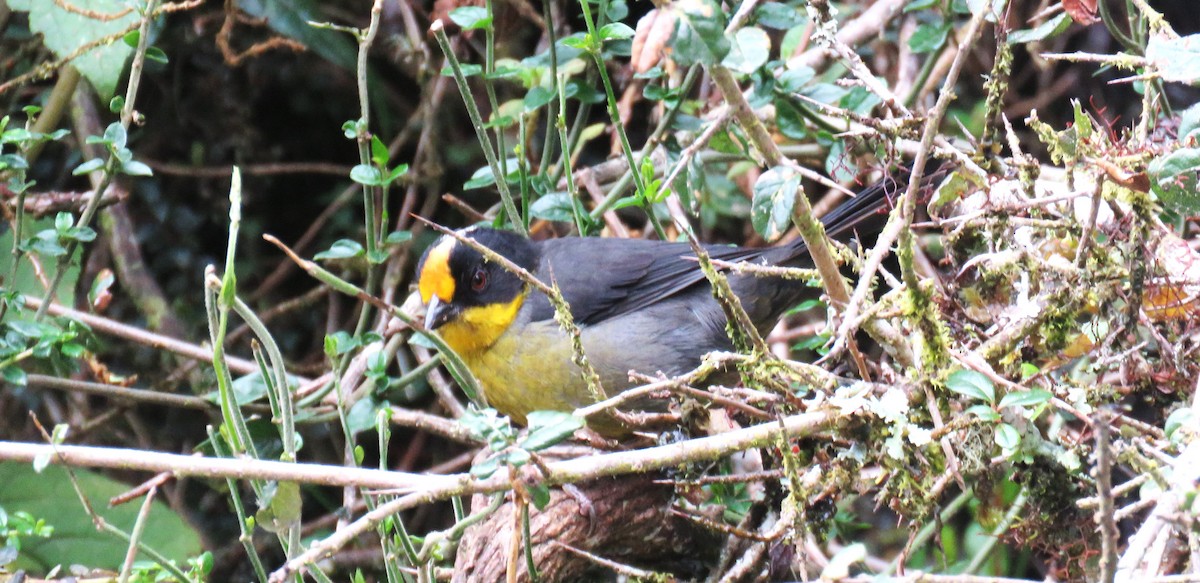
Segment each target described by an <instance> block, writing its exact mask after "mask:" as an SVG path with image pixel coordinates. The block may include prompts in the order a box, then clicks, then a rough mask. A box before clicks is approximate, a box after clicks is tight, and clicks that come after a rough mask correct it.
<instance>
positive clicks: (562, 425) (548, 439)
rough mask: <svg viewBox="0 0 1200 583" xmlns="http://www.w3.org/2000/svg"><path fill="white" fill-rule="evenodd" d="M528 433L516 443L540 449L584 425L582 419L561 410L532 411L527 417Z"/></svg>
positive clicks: (535, 449)
mask: <svg viewBox="0 0 1200 583" xmlns="http://www.w3.org/2000/svg"><path fill="white" fill-rule="evenodd" d="M527 420H528V422H529V434H528V435H526V436H525V438H524V439H522V440H521V441H520V442H519V443H518V444H517V445H519V446H520V447H522V448H525V449H527V450H529V451H541V450H543V449H546V448H547V447H550V446H552V445H554V444H556V443H559V442H561V441H563V440H564V439H566V438H568V437H570V436H571V435H573V434H574V433H575V432H576V431H578V430H579V429H582V428H583V426H584V422H583V419H581V418H579V417H576V416H574V415H572V414H570V413H564V412H562V411H534V412H532V413H530V414H529V415H528V417H527Z"/></svg>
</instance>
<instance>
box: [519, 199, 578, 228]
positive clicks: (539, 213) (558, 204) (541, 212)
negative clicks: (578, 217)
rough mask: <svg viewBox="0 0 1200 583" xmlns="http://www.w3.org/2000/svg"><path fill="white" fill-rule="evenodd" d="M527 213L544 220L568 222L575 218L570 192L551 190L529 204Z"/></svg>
mask: <svg viewBox="0 0 1200 583" xmlns="http://www.w3.org/2000/svg"><path fill="white" fill-rule="evenodd" d="M529 214H530V215H533V216H534V217H535V218H539V219H542V220H545V221H558V222H570V221H573V220H574V219H575V214H574V212H573V211H572V207H571V193H569V192H551V193H549V194H547V195H545V196H543V197H541V198H539V199H537V200H535V201H533V204H531V205H529Z"/></svg>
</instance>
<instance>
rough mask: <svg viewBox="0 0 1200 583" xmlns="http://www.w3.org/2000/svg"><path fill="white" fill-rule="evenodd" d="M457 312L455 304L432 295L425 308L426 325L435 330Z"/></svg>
mask: <svg viewBox="0 0 1200 583" xmlns="http://www.w3.org/2000/svg"><path fill="white" fill-rule="evenodd" d="M456 312H457V310H456V309H455V308H454V306H452V305H450V304H447V303H443V302H442V300H440V299H438V297H437V296H436V295H434V296H431V297H430V298H429V305H428V306H426V308H425V327H426V328H429V329H430V330H435V329H437V328H439V327H440V326H441V325H442V324H445V323H446V322H449V321H450V320H451V319H453V318H454V315H455V313H456Z"/></svg>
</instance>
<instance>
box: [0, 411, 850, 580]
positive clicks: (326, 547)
mask: <svg viewBox="0 0 1200 583" xmlns="http://www.w3.org/2000/svg"><path fill="white" fill-rule="evenodd" d="M840 416H841V414H839V413H834V412H829V411H822V412H817V413H805V414H802V415H793V416H790V417H785V418H783V419H781V420H779V421H778V422H769V423H763V424H760V425H756V426H753V427H749V428H746V429H738V430H735V431H730V432H727V433H722V434H720V435H714V436H711V437H704V438H699V439H693V440H689V441H684V442H680V443H675V444H670V445H663V446H658V447H652V448H647V449H640V450H634V451H627V452H617V453H611V454H603V455H597V456H591V457H585V458H578V459H573V460H567V461H561V462H550V463H547V464H546V465H545V468H544V471H543V474H544V483H546V484H547V485H557V484H563V483H575V482H582V481H587V480H591V479H595V478H599V477H604V476H612V475H620V474H626V473H640V472H648V471H653V470H657V469H661V468H665V467H672V466H676V465H679V464H684V463H690V462H694V461H700V460H703V459H709V460H711V459H720V458H722V457H724V456H726V455H729V454H730V453H733V452H736V451H743V450H746V449H752V448H757V447H763V446H766V445H768V444H772V443H777V440H778V439H779V438H780V436H781V435H786V436H787V438H788V439H795V438H797V437H800V436H804V435H812V434H814V433H816V432H817V431H820V430H821V429H823V428H825V427H827V426H828V425H830V424H832V423H833V422H835V421H836V420H837V419H838V418H839V417H840ZM0 445H3V443H2V442H0ZM0 451H2V449H0ZM447 478H454V479H453V480H450V479H447V480H446V481H442V482H438V483H437V485H436V486H434V487H430V488H427V489H425V490H423V491H417V492H413V493H411V494H408V495H406V496H404V497H402V498H397V499H396V500H393V501H391V502H388V503H386V504H382V505H380V506H379V507H378V508H376V509H375V510H372V511H370V512H368V513H367V514H365V515H363V516H362V517H361V518H359V519H358V520H356V521H354V522H353V523H351V524H349V525H348V526H346V527H345V528H343V529H341V530H338V531H337V532H335V533H333V534H332V535H330V536H329V537H328V538H326V539H324V540H322V541H318V542H317V543H315V544H313V545H312V546H311V547H310V548H309V550H308V551H306V552H305V553H304V554H303V555H300V556H297V557H295V558H293V559H291V560H289V561H288V562H287V563H286V564H285V565H284V566H283V567H281V568H280V569H279V570H277V571H275V573H273V574H272V576H271V580H272V581H274V582H276V583H280V582H282V581H283V580H284V579H286V578H287V577H288V576H289V575H290V574H291V573H295V572H298V571H299V570H301V569H304V568H305V566H306V565H308V564H310V563H312V562H314V561H317V560H319V559H321V558H322V557H325V556H328V555H329V554H330V553H333V552H334V551H335V550H337V549H339V548H341V547H343V546H345V545H346V544H348V543H350V542H351V541H354V540H356V539H357V538H358V537H359V536H361V535H362V534H363V533H366V532H367V531H369V530H371V529H372V528H374V527H375V525H376V524H378V523H379V521H382V520H384V519H386V518H387V517H389V516H391V515H392V514H395V513H396V512H399V511H401V510H405V509H407V508H411V507H413V506H416V505H419V504H426V503H429V502H432V501H435V500H442V499H445V498H448V497H451V496H460V495H463V494H468V493H473V492H495V491H500V490H503V489H506V488H507V487H508V484H509V476H508V472H507V471H505V470H501V471H499V472H497V473H496V474H495V475H493V476H492V477H491V478H488V479H487V480H483V481H477V480H473V479H471V478H469V477H467V476H459V477H447Z"/></svg>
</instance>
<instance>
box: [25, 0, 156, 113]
mask: <svg viewBox="0 0 1200 583" xmlns="http://www.w3.org/2000/svg"><path fill="white" fill-rule="evenodd" d="M70 5H71V6H72V7H74V8H76V10H66V9H64V8H62V7H61V6H59V5H58V3H56V2H55V1H54V0H18V1H12V2H9V7H10V8H12V9H13V10H21V11H27V12H29V29H30V31H31V32H35V33H40V34H41V35H42V42H43V43H44V44H45V45H46V48H48V49H50V51H51V52H53V53H54V54H55V55H56V56H57V57H59V58H64V57H66V56H68V55H70V54H72V53H74V52H75V51H76V50H78V49H80V48H82V47H84V46H85V45H89V44H91V43H93V42H94V41H97V40H99V39H101V38H104V37H106V36H109V35H111V34H116V33H119V32H121V31H123V30H127V29H129V28H130V27H131V26H133V25H134V24H136V23H137V21H138V19H139V18H140V15H139V14H138V11H137V10H128V4H127V3H126V2H125V1H124V0H71V2H70ZM81 12H92V13H98V14H104V15H111V16H115V15H118V14H121V17H120V18H114V19H112V20H97V19H95V18H91V17H88V16H86V15H84V14H81ZM132 54H133V49H131V48H130V47H129V45H127V44H125V43H123V42H114V43H108V44H103V45H100V46H97V47H95V48H93V49H91V50H89V51H87V52H86V53H84V54H83V55H81V56H80V57H78V58H76V59H75V60H73V61H71V65H72V66H73V67H75V68H76V69H78V70H79V72H80V73H81V74H83V76H84V77H85V78H86V79H87V80H88V81H89V82H90V83H91V84H92V87H94V88H95V89H96V92H97V93H99V94H100V99H101V100H103V101H108V100H109V99H111V98H112V96H113V93H114V91H116V88H117V84H118V83H120V81H121V73H122V70H123V69H124V68H125V63H126V61H128V60H129V57H130V55H132Z"/></svg>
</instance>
